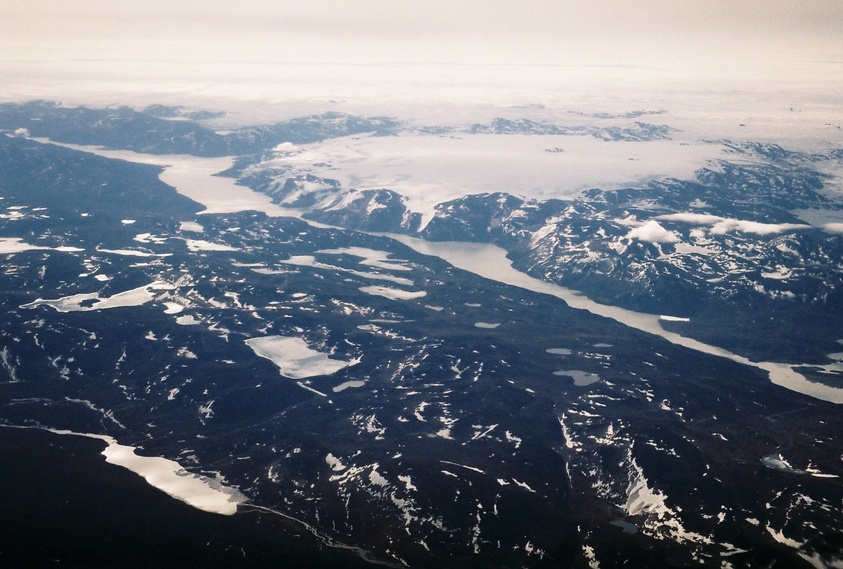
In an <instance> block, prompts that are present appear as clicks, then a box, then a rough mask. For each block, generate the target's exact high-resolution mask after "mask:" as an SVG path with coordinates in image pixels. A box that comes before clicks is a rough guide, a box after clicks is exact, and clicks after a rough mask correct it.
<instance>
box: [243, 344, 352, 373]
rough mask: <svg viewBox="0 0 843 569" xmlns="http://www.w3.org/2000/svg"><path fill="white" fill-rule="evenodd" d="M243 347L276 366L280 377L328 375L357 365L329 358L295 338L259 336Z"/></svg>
mask: <svg viewBox="0 0 843 569" xmlns="http://www.w3.org/2000/svg"><path fill="white" fill-rule="evenodd" d="M246 344H247V345H248V346H249V347H250V348H252V350H253V351H254V352H255V354H257V355H258V356H260V357H262V358H266V359H268V360H270V361H271V362H272V363H274V364H275V365H276V366H278V370H279V371H280V372H281V375H283V376H285V377H289V378H292V379H307V378H309V377H319V376H323V375H331V374H334V373H336V372H338V371H339V370H341V369H344V368H347V367H348V366H351V365H354V364H356V363H357V362H356V361H353V360H352V361H348V362H346V361H342V360H336V359H333V358H329V357H328V355H327V354H323V353H322V352H319V351H316V350H314V349H313V348H311V347H310V346H309V345H308V344H307V342H305V341H304V340H302V339H301V338H296V337H287V336H263V337H260V338H250V339H248V340H246Z"/></svg>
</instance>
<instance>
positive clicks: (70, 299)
mask: <svg viewBox="0 0 843 569" xmlns="http://www.w3.org/2000/svg"><path fill="white" fill-rule="evenodd" d="M171 288H173V287H172V285H169V284H167V283H164V282H160V281H155V282H153V283H150V284H148V285H144V286H140V287H138V288H134V289H131V290H127V291H123V292H119V293H117V294H114V295H112V296H108V297H104V298H103V297H100V296H99V294H97V293H95V292H93V293H85V294H74V295H71V296H65V297H63V298H57V299H55V300H45V299H42V298H39V299H38V300H35V301H33V302H30V303H28V304H24V305H22V306H21V308H35V307H36V306H40V305H44V306H51V307H52V308H55V309H56V310H58V311H59V312H87V311H92V310H105V309H107V308H120V307H125V306H140V305H141V304H146V303H147V302H149V301H150V300H152V299H153V298H155V291H159V290H169V289H171ZM88 301H90V302H88ZM85 303H87V304H88V305H87V306H85V305H83V304H85Z"/></svg>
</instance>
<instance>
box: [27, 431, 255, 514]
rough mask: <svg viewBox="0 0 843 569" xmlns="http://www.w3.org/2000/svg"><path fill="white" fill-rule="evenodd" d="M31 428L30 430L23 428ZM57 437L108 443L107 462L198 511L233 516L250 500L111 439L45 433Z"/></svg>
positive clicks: (70, 432)
mask: <svg viewBox="0 0 843 569" xmlns="http://www.w3.org/2000/svg"><path fill="white" fill-rule="evenodd" d="M21 428H29V427H21ZM45 430H47V431H50V432H51V433H55V434H57V435H73V436H79V437H87V438H91V439H98V440H101V441H104V442H105V443H106V444H107V445H108V446H107V447H106V448H105V450H103V451H102V454H103V456H105V460H106V462H108V463H109V464H115V465H117V466H122V467H123V468H127V469H128V470H131V471H132V472H134V473H135V474H138V475H140V476H141V477H143V479H144V480H146V481H147V482H148V483H149V484H150V485H151V486H154V487H155V488H158V489H159V490H161V491H163V492H165V493H167V494H168V495H170V496H171V497H173V498H175V499H177V500H180V501H182V502H184V503H186V504H188V505H190V506H193V507H194V508H197V509H199V510H204V511H206V512H212V513H216V514H224V515H229V516H230V515H232V514H234V513H235V512H236V511H237V505H238V504H242V503H243V502H246V500H247V498H246V496H244V495H243V494H242V493H240V492H239V491H238V490H237V489H236V488H232V487H227V486H224V485H223V484H221V483H220V482H218V481H217V480H213V479H211V478H208V477H207V476H201V475H199V474H192V473H190V472H187V471H186V470H185V469H184V468H183V467H182V466H181V465H180V464H179V463H178V462H176V461H174V460H169V459H166V458H162V457H158V456H139V455H137V454H135V450H137V449H136V448H135V447H132V446H127V445H121V444H119V443H118V442H117V441H116V440H115V439H114V438H112V437H109V436H107V435H98V434H91V433H76V432H73V431H67V430H62V429H45Z"/></svg>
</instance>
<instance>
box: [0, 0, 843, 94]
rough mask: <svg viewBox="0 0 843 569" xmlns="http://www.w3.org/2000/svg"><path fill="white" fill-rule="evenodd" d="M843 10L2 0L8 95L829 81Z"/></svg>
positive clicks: (789, 1) (638, 2) (725, 3)
mask: <svg viewBox="0 0 843 569" xmlns="http://www.w3.org/2000/svg"><path fill="white" fill-rule="evenodd" d="M841 23H843V2H841V1H839V0H798V1H797V0H775V1H769V0H705V1H703V0H635V1H630V0H589V1H572V0H522V1H519V2H515V1H508V0H427V1H426V2H417V1H408V0H357V1H353V0H284V1H283V2H280V1H277V0H251V1H249V2H230V1H228V0H225V1H222V0H145V1H144V2H128V1H123V0H74V1H73V2H66V1H59V0H4V1H3V2H2V3H0V72H2V75H3V77H4V85H3V86H0V98H2V99H5V100H9V99H19V98H21V97H24V98H26V96H27V95H30V94H31V95H34V96H42V95H43V96H57V97H59V98H61V97H62V96H65V97H66V96H72V95H73V94H74V93H82V92H85V93H87V94H88V95H95V94H97V93H99V94H100V95H103V94H104V93H118V92H120V93H123V94H124V95H125V96H129V95H130V94H132V93H134V94H138V93H149V94H150V96H152V94H155V93H158V94H160V93H163V92H171V93H178V92H183V93H190V94H192V95H204V96H208V97H214V96H218V97H226V96H228V97H237V96H246V95H247V93H249V94H250V95H249V96H251V97H252V98H256V99H258V98H263V99H272V98H274V99H275V100H283V99H290V98H295V97H296V96H299V97H302V98H307V97H311V98H322V99H332V98H343V97H346V98H347V97H352V98H353V97H358V98H359V97H370V98H387V99H389V98H402V97H403V98H405V99H407V98H409V99H415V100H421V99H424V98H425V97H433V98H439V99H449V100H450V99H459V98H461V97H462V98H465V99H466V100H469V99H477V98H483V97H487V98H490V99H494V98H495V97H498V98H500V99H501V100H503V99H507V100H511V101H516V100H518V99H519V97H520V98H524V97H528V98H529V97H530V96H534V95H535V93H536V92H538V91H541V90H543V89H544V90H547V89H550V88H554V89H557V91H558V90H559V89H562V91H565V90H566V89H567V90H568V91H570V90H571V89H573V87H574V86H576V85H579V86H583V85H588V84H591V85H594V89H595V90H600V92H603V93H606V94H608V91H607V88H608V86H611V85H617V84H618V81H620V80H622V81H623V88H624V89H626V90H634V89H635V87H636V84H644V83H647V82H648V81H649V82H650V83H651V84H655V83H658V84H659V85H660V86H661V87H662V88H673V89H680V90H681V89H685V90H687V91H695V90H698V88H699V87H700V86H707V85H712V84H715V83H716V84H719V85H722V86H724V87H722V88H728V86H729V85H730V84H731V85H733V86H735V88H743V89H753V90H755V91H760V90H770V89H778V88H783V87H780V85H784V84H785V83H787V88H788V89H801V90H803V91H819V92H823V93H828V94H829V96H833V95H832V94H833V93H834V92H840V91H841V89H839V88H840V87H841V81H843V80H841V79H840V77H843V25H841ZM561 77H564V79H565V81H564V83H565V85H562V83H563V82H562V80H561V79H560V78H561ZM373 86H377V89H374V88H373ZM534 98H535V97H534Z"/></svg>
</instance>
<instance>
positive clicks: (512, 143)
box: [261, 133, 723, 219]
mask: <svg viewBox="0 0 843 569" xmlns="http://www.w3.org/2000/svg"><path fill="white" fill-rule="evenodd" d="M551 148H553V149H555V148H561V149H562V150H563V151H562V152H548V151H547V150H548V149H551ZM722 152H723V147H722V145H720V144H703V143H692V142H690V143H689V142H687V141H685V143H684V144H683V143H680V142H679V141H678V140H677V141H674V140H656V141H650V142H626V141H603V140H599V139H597V138H594V137H592V136H583V135H524V134H507V135H499V134H464V133H460V134H455V135H453V136H451V135H445V136H435V135H420V134H402V135H399V136H390V137H381V136H368V135H362V136H361V135H356V136H350V137H345V138H338V139H331V140H327V141H324V142H319V143H314V144H307V145H301V146H297V147H294V148H292V149H291V148H285V149H284V150H283V151H281V152H279V153H277V155H276V157H275V158H274V159H273V160H270V161H268V162H266V163H264V164H263V165H262V166H261V167H269V168H290V167H292V168H293V169H294V171H299V172H302V173H305V172H307V173H312V174H315V175H317V176H321V177H326V178H332V179H336V180H339V182H340V183H341V184H342V185H343V187H344V188H346V189H348V188H356V189H358V190H365V189H378V188H387V189H390V190H393V191H395V192H397V193H399V194H401V195H403V196H405V197H407V198H408V200H409V202H408V207H409V208H410V209H411V210H412V211H416V212H419V213H422V215H423V217H424V218H425V219H429V218H430V217H431V215H432V212H433V208H434V206H435V205H436V204H438V203H441V202H445V201H449V200H453V199H455V198H459V197H462V196H464V195H468V194H480V193H485V192H507V193H511V194H514V195H520V196H524V197H528V198H542V199H547V198H564V197H572V196H575V195H577V194H578V193H579V192H581V191H582V190H585V189H589V188H596V187H599V188H604V189H614V188H619V187H625V186H637V185H641V184H643V183H644V182H646V181H647V180H650V179H655V178H661V177H666V176H672V177H677V178H683V179H685V178H692V177H693V174H694V172H695V171H696V170H698V169H699V168H701V167H703V166H705V165H706V164H707V163H708V161H709V160H712V159H716V158H719V157H722Z"/></svg>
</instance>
